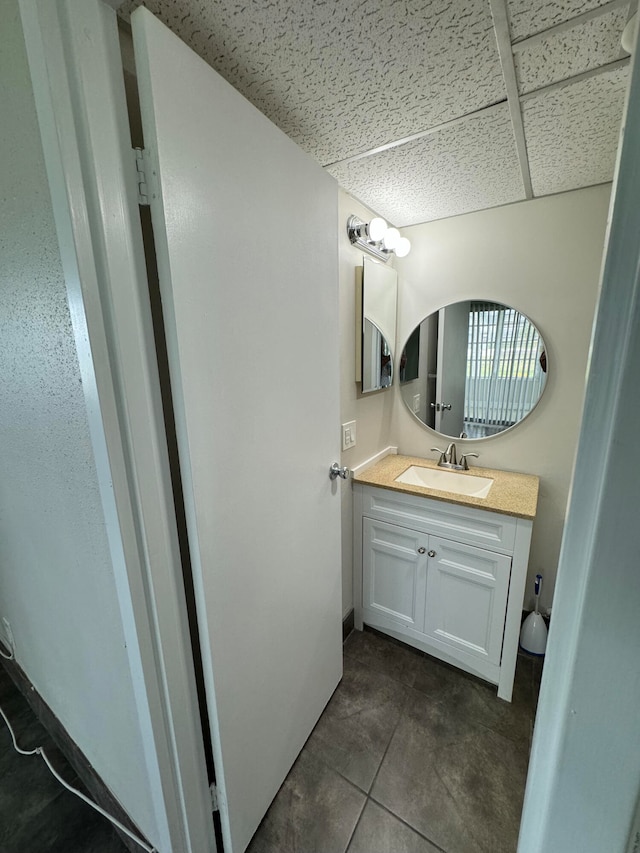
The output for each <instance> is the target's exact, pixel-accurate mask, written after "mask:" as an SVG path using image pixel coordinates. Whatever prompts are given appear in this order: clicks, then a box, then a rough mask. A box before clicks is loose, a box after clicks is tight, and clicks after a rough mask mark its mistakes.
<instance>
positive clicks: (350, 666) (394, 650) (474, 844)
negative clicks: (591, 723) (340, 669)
mask: <svg viewBox="0 0 640 853" xmlns="http://www.w3.org/2000/svg"><path fill="white" fill-rule="evenodd" d="M344 651H345V657H344V678H343V680H342V682H341V683H340V685H339V686H338V688H337V690H336V692H335V693H334V695H333V697H332V699H331V701H330V702H329V704H328V705H327V708H326V709H325V711H324V713H323V715H322V717H321V718H320V720H319V722H318V724H317V726H316V727H315V729H314V731H313V733H312V734H311V737H310V738H309V740H308V741H307V743H306V745H305V747H304V749H303V750H302V752H301V754H300V756H299V757H298V760H297V761H296V763H295V764H294V766H293V768H292V770H291V772H290V773H289V775H288V776H287V778H286V780H285V782H284V784H283V785H282V787H281V789H280V791H279V792H278V795H277V796H276V798H275V800H274V802H273V804H272V805H271V808H270V809H269V811H268V812H267V815H266V817H265V819H264V820H263V822H262V824H261V825H260V827H259V829H258V831H257V833H256V835H255V836H254V838H253V840H252V842H251V845H250V847H249V853H345V851H346V853H436V851H444V853H515V850H516V846H517V839H518V828H519V824H520V811H521V808H522V798H523V795H524V785H525V779H526V773H527V764H528V759H529V749H530V743H531V733H532V729H533V718H534V714H535V705H536V702H537V694H538V688H539V684H540V674H541V664H540V662H539V661H537V660H534V659H532V658H529V657H522V656H519V657H518V666H517V671H516V683H515V690H514V697H513V702H512V703H511V704H508V703H506V702H502V701H501V700H499V699H498V698H497V696H496V690H495V688H492V687H491V686H490V685H488V684H485V683H484V682H481V681H479V680H478V679H475V678H473V677H472V676H468V675H466V674H465V673H463V672H460V671H459V670H455V669H453V668H451V667H448V666H447V665H446V664H442V663H440V662H438V661H436V660H434V659H433V658H430V657H427V656H426V655H423V654H421V653H420V652H417V651H414V650H413V649H411V648H409V647H407V646H404V645H401V644H399V643H396V642H395V641H394V640H391V639H389V638H386V637H384V636H382V635H381V634H377V633H374V632H371V631H365V632H364V633H360V632H357V631H356V632H354V633H352V634H351V636H350V637H349V638H348V639H347V642H346V643H345V649H344Z"/></svg>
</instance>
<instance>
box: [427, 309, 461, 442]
mask: <svg viewBox="0 0 640 853" xmlns="http://www.w3.org/2000/svg"><path fill="white" fill-rule="evenodd" d="M468 340H469V303H468V302H458V303H456V304H455V305H448V306H447V307H446V308H442V309H440V311H439V312H438V375H437V379H436V421H435V424H436V431H437V432H441V433H444V435H450V436H452V437H453V438H459V436H460V433H461V432H462V430H463V429H464V391H465V382H466V376H467V346H468Z"/></svg>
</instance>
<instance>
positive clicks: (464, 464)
mask: <svg viewBox="0 0 640 853" xmlns="http://www.w3.org/2000/svg"><path fill="white" fill-rule="evenodd" d="M478 455H479V454H477V453H463V454H462V455H461V456H460V466H461V467H462V469H463V471H468V470H469V463H468V462H467V458H468V457H469V456H475V457H476V459H477V458H478Z"/></svg>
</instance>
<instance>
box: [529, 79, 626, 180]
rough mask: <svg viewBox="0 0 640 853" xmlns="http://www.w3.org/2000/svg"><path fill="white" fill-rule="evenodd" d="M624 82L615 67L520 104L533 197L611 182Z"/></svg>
mask: <svg viewBox="0 0 640 853" xmlns="http://www.w3.org/2000/svg"><path fill="white" fill-rule="evenodd" d="M627 77H628V67H623V68H616V69H614V70H612V71H605V72H603V73H602V74H598V75H596V76H594V77H589V78H588V79H586V80H581V81H578V82H577V83H569V84H567V85H566V86H563V87H561V88H560V89H556V90H554V91H553V92H549V93H547V94H540V95H538V96H535V95H534V96H533V97H532V98H530V99H528V100H526V101H524V102H523V103H522V118H523V123H524V132H525V137H526V141H527V151H528V154H529V167H530V170H531V181H532V183H533V191H534V193H535V195H536V196H541V195H549V194H550V193H558V192H564V191H565V190H573V189H578V188H579V187H586V186H590V185H592V184H601V183H604V182H606V181H610V180H611V179H612V178H613V170H614V166H615V160H616V151H617V147H618V139H619V134H620V123H621V121H622V111H623V107H624V98H625V93H626V87H627Z"/></svg>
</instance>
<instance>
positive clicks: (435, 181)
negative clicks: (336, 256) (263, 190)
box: [328, 104, 524, 227]
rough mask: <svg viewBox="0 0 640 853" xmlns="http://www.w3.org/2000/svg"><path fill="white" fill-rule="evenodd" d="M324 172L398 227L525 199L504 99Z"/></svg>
mask: <svg viewBox="0 0 640 853" xmlns="http://www.w3.org/2000/svg"><path fill="white" fill-rule="evenodd" d="M328 171H329V172H331V174H332V175H334V177H335V178H336V179H337V180H338V181H339V183H340V184H341V185H342V186H343V187H344V189H346V190H347V192H349V193H351V194H352V195H354V196H355V197H356V198H358V199H359V200H360V201H362V202H364V204H366V205H367V206H368V207H370V208H372V209H373V210H375V211H377V212H378V213H379V214H380V215H381V216H384V217H385V218H386V219H387V220H389V221H390V222H392V223H394V225H397V226H399V227H401V226H404V225H414V224H416V223H419V222H428V221H429V220H432V219H442V218H444V217H447V216H457V215H458V214H460V213H468V212H470V211H472V210H480V209H481V208H485V207H494V206H496V205H499V204H507V203H508V202H511V201H519V200H521V199H523V198H524V190H523V184H522V176H521V174H520V169H519V165H518V158H517V154H516V148H515V141H514V138H513V130H512V126H511V121H510V118H509V110H508V107H507V105H506V104H500V105H499V106H497V107H495V108H493V109H491V110H490V111H488V112H487V113H486V114H484V115H483V114H482V113H480V114H479V115H477V116H474V117H473V118H469V119H467V120H466V121H464V122H461V123H458V124H456V125H454V126H452V127H450V128H447V129H444V130H441V131H438V132H437V133H433V134H431V135H429V136H426V137H424V138H422V139H419V140H416V141H414V142H409V143H406V144H405V145H399V146H397V147H395V148H391V149H388V150H387V151H384V152H381V153H379V154H374V155H372V156H370V157H364V158H362V159H360V160H355V161H352V162H350V163H342V164H338V165H336V166H333V167H329V169H328Z"/></svg>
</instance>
